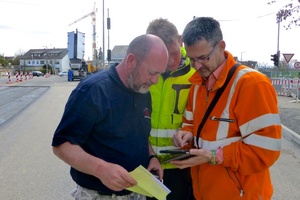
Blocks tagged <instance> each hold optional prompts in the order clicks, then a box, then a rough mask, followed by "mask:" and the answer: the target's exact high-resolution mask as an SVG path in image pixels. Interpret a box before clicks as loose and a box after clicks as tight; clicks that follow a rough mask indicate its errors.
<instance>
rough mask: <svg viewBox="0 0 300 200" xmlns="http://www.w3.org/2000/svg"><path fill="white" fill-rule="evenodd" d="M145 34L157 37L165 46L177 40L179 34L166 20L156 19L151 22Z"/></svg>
mask: <svg viewBox="0 0 300 200" xmlns="http://www.w3.org/2000/svg"><path fill="white" fill-rule="evenodd" d="M146 33H148V34H153V35H156V36H158V37H159V38H160V39H162V41H163V42H164V43H165V45H166V46H168V45H170V44H172V43H173V42H174V41H177V40H178V37H179V33H178V30H177V28H176V26H175V25H174V24H173V23H171V22H170V21H168V19H163V18H158V19H155V20H153V21H151V22H150V23H149V25H148V28H147V31H146Z"/></svg>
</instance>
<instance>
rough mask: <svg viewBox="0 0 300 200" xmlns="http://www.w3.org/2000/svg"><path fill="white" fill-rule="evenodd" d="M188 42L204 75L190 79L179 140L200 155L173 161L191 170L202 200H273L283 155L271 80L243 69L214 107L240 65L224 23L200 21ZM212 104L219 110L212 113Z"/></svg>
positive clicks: (197, 195) (189, 33)
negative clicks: (273, 171)
mask: <svg viewBox="0 0 300 200" xmlns="http://www.w3.org/2000/svg"><path fill="white" fill-rule="evenodd" d="M182 39H183V43H184V45H185V48H186V52H187V56H188V57H189V58H190V62H191V65H192V66H193V67H194V68H195V69H196V71H197V72H198V73H195V74H194V75H193V76H192V77H191V78H190V81H191V82H192V86H191V89H190V93H189V97H188V104H187V107H186V110H185V114H184V117H183V125H182V129H181V131H178V132H177V133H176V134H175V135H174V137H173V142H174V145H175V146H181V147H184V146H187V145H191V146H192V145H193V149H191V150H190V151H189V153H190V154H192V155H194V156H193V157H191V158H188V159H186V160H183V161H172V162H171V163H172V164H174V165H176V166H178V167H179V168H186V167H191V175H192V182H193V191H194V196H195V198H196V199H197V200H200V199H201V200H228V199H230V200H235V199H238V200H258V199H263V200H266V199H271V197H272V193H273V188H272V183H271V179H270V172H269V168H270V167H271V166H272V165H273V164H274V162H275V161H276V160H277V159H278V157H279V155H280V150H281V123H280V118H279V114H278V108H277V97H276V93H275V91H274V88H273V86H272V84H271V82H270V80H269V79H268V78H267V77H266V76H265V75H263V74H261V73H260V72H258V71H256V70H254V69H252V68H249V67H246V66H244V65H240V66H238V67H237V69H236V71H235V72H234V73H233V75H232V77H231V79H230V80H229V82H228V84H227V86H226V87H225V89H224V92H223V93H222V94H221V95H220V96H219V99H218V101H217V102H216V103H215V104H214V103H212V101H213V99H214V97H215V96H216V95H217V93H219V92H218V91H219V90H221V89H220V88H221V87H222V86H223V85H226V84H225V82H226V81H225V80H226V79H227V77H229V74H230V72H229V71H230V70H231V69H232V68H233V67H236V66H237V65H236V61H235V59H234V58H233V56H232V55H231V54H230V53H229V52H228V51H226V50H225V47H226V45H225V42H224V41H223V35H222V31H221V28H220V24H219V22H218V21H216V20H214V19H213V18H210V17H199V18H195V19H193V20H192V21H191V22H189V23H188V24H187V26H186V27H185V29H184V32H183V35H182ZM211 103H212V104H214V107H213V108H212V109H211V112H208V110H210V109H209V106H210V104H211ZM206 112H207V113H206ZM205 115H206V116H207V118H206V121H203V122H202V120H203V119H205V117H204V116H205ZM201 122H202V123H201ZM200 124H202V125H200Z"/></svg>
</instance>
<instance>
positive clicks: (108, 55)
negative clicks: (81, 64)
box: [107, 49, 111, 61]
mask: <svg viewBox="0 0 300 200" xmlns="http://www.w3.org/2000/svg"><path fill="white" fill-rule="evenodd" d="M107 61H111V50H110V49H108V50H107Z"/></svg>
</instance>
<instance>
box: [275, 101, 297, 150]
mask: <svg viewBox="0 0 300 200" xmlns="http://www.w3.org/2000/svg"><path fill="white" fill-rule="evenodd" d="M277 99H278V109H279V114H280V120H281V123H282V128H283V130H282V134H283V136H285V137H286V138H288V139H289V140H292V141H294V142H295V143H297V144H298V145H300V125H299V124H300V101H299V102H298V103H296V101H295V99H294V98H293V97H286V96H277Z"/></svg>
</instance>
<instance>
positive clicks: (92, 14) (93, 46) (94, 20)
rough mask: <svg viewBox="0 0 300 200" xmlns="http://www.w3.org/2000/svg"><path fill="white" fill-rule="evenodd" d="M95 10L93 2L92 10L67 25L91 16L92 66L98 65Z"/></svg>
mask: <svg viewBox="0 0 300 200" xmlns="http://www.w3.org/2000/svg"><path fill="white" fill-rule="evenodd" d="M96 12H97V8H96V3H94V8H93V11H92V12H90V13H88V14H86V15H84V16H82V17H81V18H79V19H77V20H75V21H74V22H72V23H71V24H69V26H71V25H73V24H75V23H77V22H79V21H81V20H83V19H85V18H87V17H88V16H92V25H93V44H92V48H93V50H92V52H93V67H97V65H98V62H97V61H98V59H97V58H98V56H97V49H96Z"/></svg>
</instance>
